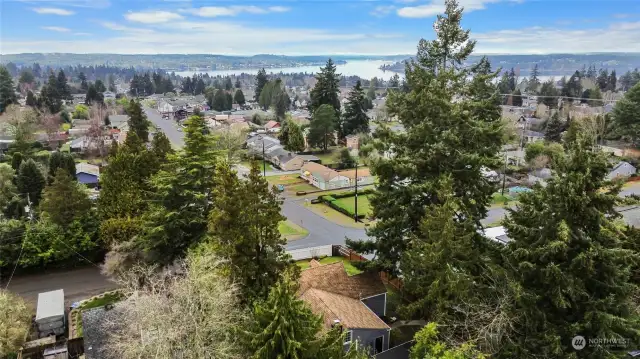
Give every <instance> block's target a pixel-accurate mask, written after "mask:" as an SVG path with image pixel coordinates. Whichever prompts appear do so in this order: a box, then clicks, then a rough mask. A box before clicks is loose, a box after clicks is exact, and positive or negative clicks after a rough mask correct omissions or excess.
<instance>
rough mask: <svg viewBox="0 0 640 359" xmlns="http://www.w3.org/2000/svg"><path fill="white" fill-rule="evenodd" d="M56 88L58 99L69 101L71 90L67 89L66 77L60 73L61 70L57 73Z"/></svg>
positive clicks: (62, 72)
mask: <svg viewBox="0 0 640 359" xmlns="http://www.w3.org/2000/svg"><path fill="white" fill-rule="evenodd" d="M56 88H57V90H58V94H59V95H60V99H62V100H71V88H69V85H68V84H67V75H65V74H64V71H62V69H60V71H58V77H57V79H56Z"/></svg>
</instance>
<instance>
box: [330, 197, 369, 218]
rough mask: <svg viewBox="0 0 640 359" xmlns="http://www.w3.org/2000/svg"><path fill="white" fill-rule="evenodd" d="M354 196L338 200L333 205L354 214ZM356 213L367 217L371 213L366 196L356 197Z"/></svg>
mask: <svg viewBox="0 0 640 359" xmlns="http://www.w3.org/2000/svg"><path fill="white" fill-rule="evenodd" d="M355 198H356V197H355V196H353V197H345V198H339V199H336V200H335V202H334V203H335V204H337V205H338V206H340V207H342V208H344V209H346V210H347V211H349V212H351V213H354V214H355V211H356V201H355ZM358 213H360V214H362V213H364V214H366V215H368V214H369V213H371V206H370V205H369V197H368V195H359V196H358Z"/></svg>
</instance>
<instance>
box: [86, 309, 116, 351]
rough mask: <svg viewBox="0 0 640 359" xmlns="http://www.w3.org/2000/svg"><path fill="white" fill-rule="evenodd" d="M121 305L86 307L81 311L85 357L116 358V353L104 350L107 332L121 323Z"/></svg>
mask: <svg viewBox="0 0 640 359" xmlns="http://www.w3.org/2000/svg"><path fill="white" fill-rule="evenodd" d="M121 318H122V306H121V305H119V304H115V305H114V306H113V308H112V309H108V310H107V309H105V307H99V308H93V309H87V310H85V311H83V312H82V330H83V337H84V353H85V358H86V359H118V358H119V357H118V355H116V354H115V353H112V352H109V351H107V350H106V348H105V346H106V344H107V340H108V334H109V333H110V332H112V331H113V330H116V329H117V328H116V326H117V325H118V323H122V320H121Z"/></svg>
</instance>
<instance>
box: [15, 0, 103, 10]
mask: <svg viewBox="0 0 640 359" xmlns="http://www.w3.org/2000/svg"><path fill="white" fill-rule="evenodd" d="M17 1H19V2H23V3H29V4H47V5H49V6H51V5H57V6H71V7H81V8H92V9H105V8H108V7H109V6H111V2H109V0H17Z"/></svg>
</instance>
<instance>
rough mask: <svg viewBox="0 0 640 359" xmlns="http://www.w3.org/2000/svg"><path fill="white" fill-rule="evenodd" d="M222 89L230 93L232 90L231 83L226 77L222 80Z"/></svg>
mask: <svg viewBox="0 0 640 359" xmlns="http://www.w3.org/2000/svg"><path fill="white" fill-rule="evenodd" d="M224 89H225V90H226V91H231V89H233V83H232V82H231V77H229V76H227V77H226V78H225V79H224Z"/></svg>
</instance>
